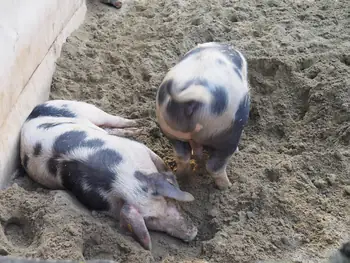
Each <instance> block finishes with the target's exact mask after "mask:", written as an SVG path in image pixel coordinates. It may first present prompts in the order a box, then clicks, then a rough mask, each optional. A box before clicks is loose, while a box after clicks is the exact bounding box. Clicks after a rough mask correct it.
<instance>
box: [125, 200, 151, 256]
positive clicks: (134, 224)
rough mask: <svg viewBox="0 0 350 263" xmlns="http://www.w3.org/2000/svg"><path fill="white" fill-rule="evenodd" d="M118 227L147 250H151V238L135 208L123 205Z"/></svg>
mask: <svg viewBox="0 0 350 263" xmlns="http://www.w3.org/2000/svg"><path fill="white" fill-rule="evenodd" d="M120 227H121V229H122V230H124V231H127V232H128V233H131V235H132V236H133V237H134V238H135V239H136V240H137V241H138V242H139V243H140V244H141V245H142V247H144V248H145V249H147V250H151V249H152V242H151V237H150V235H149V232H148V229H147V227H146V224H145V221H144V219H143V217H142V215H141V214H140V213H139V212H138V211H137V209H136V208H135V207H133V206H132V205H129V204H125V205H124V206H123V207H122V209H121V211H120Z"/></svg>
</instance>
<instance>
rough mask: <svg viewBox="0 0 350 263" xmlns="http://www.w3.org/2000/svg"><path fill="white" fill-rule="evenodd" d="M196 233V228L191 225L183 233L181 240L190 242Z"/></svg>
mask: <svg viewBox="0 0 350 263" xmlns="http://www.w3.org/2000/svg"><path fill="white" fill-rule="evenodd" d="M197 234H198V228H197V227H195V226H193V227H192V228H190V229H188V231H187V232H186V233H185V235H184V237H183V238H182V240H183V241H185V242H190V241H192V240H193V239H194V238H195V237H196V236H197Z"/></svg>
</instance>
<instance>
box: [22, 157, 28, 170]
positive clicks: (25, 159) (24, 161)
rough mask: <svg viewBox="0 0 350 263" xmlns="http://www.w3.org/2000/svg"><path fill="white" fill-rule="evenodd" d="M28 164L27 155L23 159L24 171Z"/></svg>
mask: <svg viewBox="0 0 350 263" xmlns="http://www.w3.org/2000/svg"><path fill="white" fill-rule="evenodd" d="M28 162H29V157H28V155H26V154H25V155H24V157H23V167H24V169H25V170H27V169H28Z"/></svg>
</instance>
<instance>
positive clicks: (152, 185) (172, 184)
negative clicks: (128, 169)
mask: <svg viewBox="0 0 350 263" xmlns="http://www.w3.org/2000/svg"><path fill="white" fill-rule="evenodd" d="M171 175H172V173H170V172H169V173H163V174H161V173H154V174H152V175H148V176H146V175H145V174H144V173H142V172H139V171H137V172H135V177H136V178H137V179H138V180H139V181H140V182H143V183H144V189H145V191H146V192H148V193H151V194H152V195H153V196H159V195H161V196H164V197H169V198H173V199H176V200H178V201H183V202H191V201H193V200H194V197H193V195H191V194H190V193H187V192H184V191H181V189H180V188H179V186H178V184H177V181H176V178H175V177H174V178H173V177H172V176H171Z"/></svg>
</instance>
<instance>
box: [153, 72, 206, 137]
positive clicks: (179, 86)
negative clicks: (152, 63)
mask: <svg viewBox="0 0 350 263" xmlns="http://www.w3.org/2000/svg"><path fill="white" fill-rule="evenodd" d="M208 85H209V84H208V83H207V81H204V80H198V79H195V80H191V81H187V82H181V81H179V80H178V81H175V80H174V79H167V80H164V81H163V83H162V84H161V85H160V87H159V89H158V93H157V99H156V101H157V114H158V115H157V116H158V122H159V124H160V126H161V127H162V128H163V127H164V126H165V125H167V126H169V127H170V129H171V130H174V131H179V132H183V133H191V132H194V131H195V130H196V126H197V124H198V122H199V120H200V119H201V117H202V116H203V114H206V115H207V113H206V112H207V110H208V108H210V106H211V102H212V100H213V96H212V94H211V92H210V89H208ZM207 117H209V116H207Z"/></svg>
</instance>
